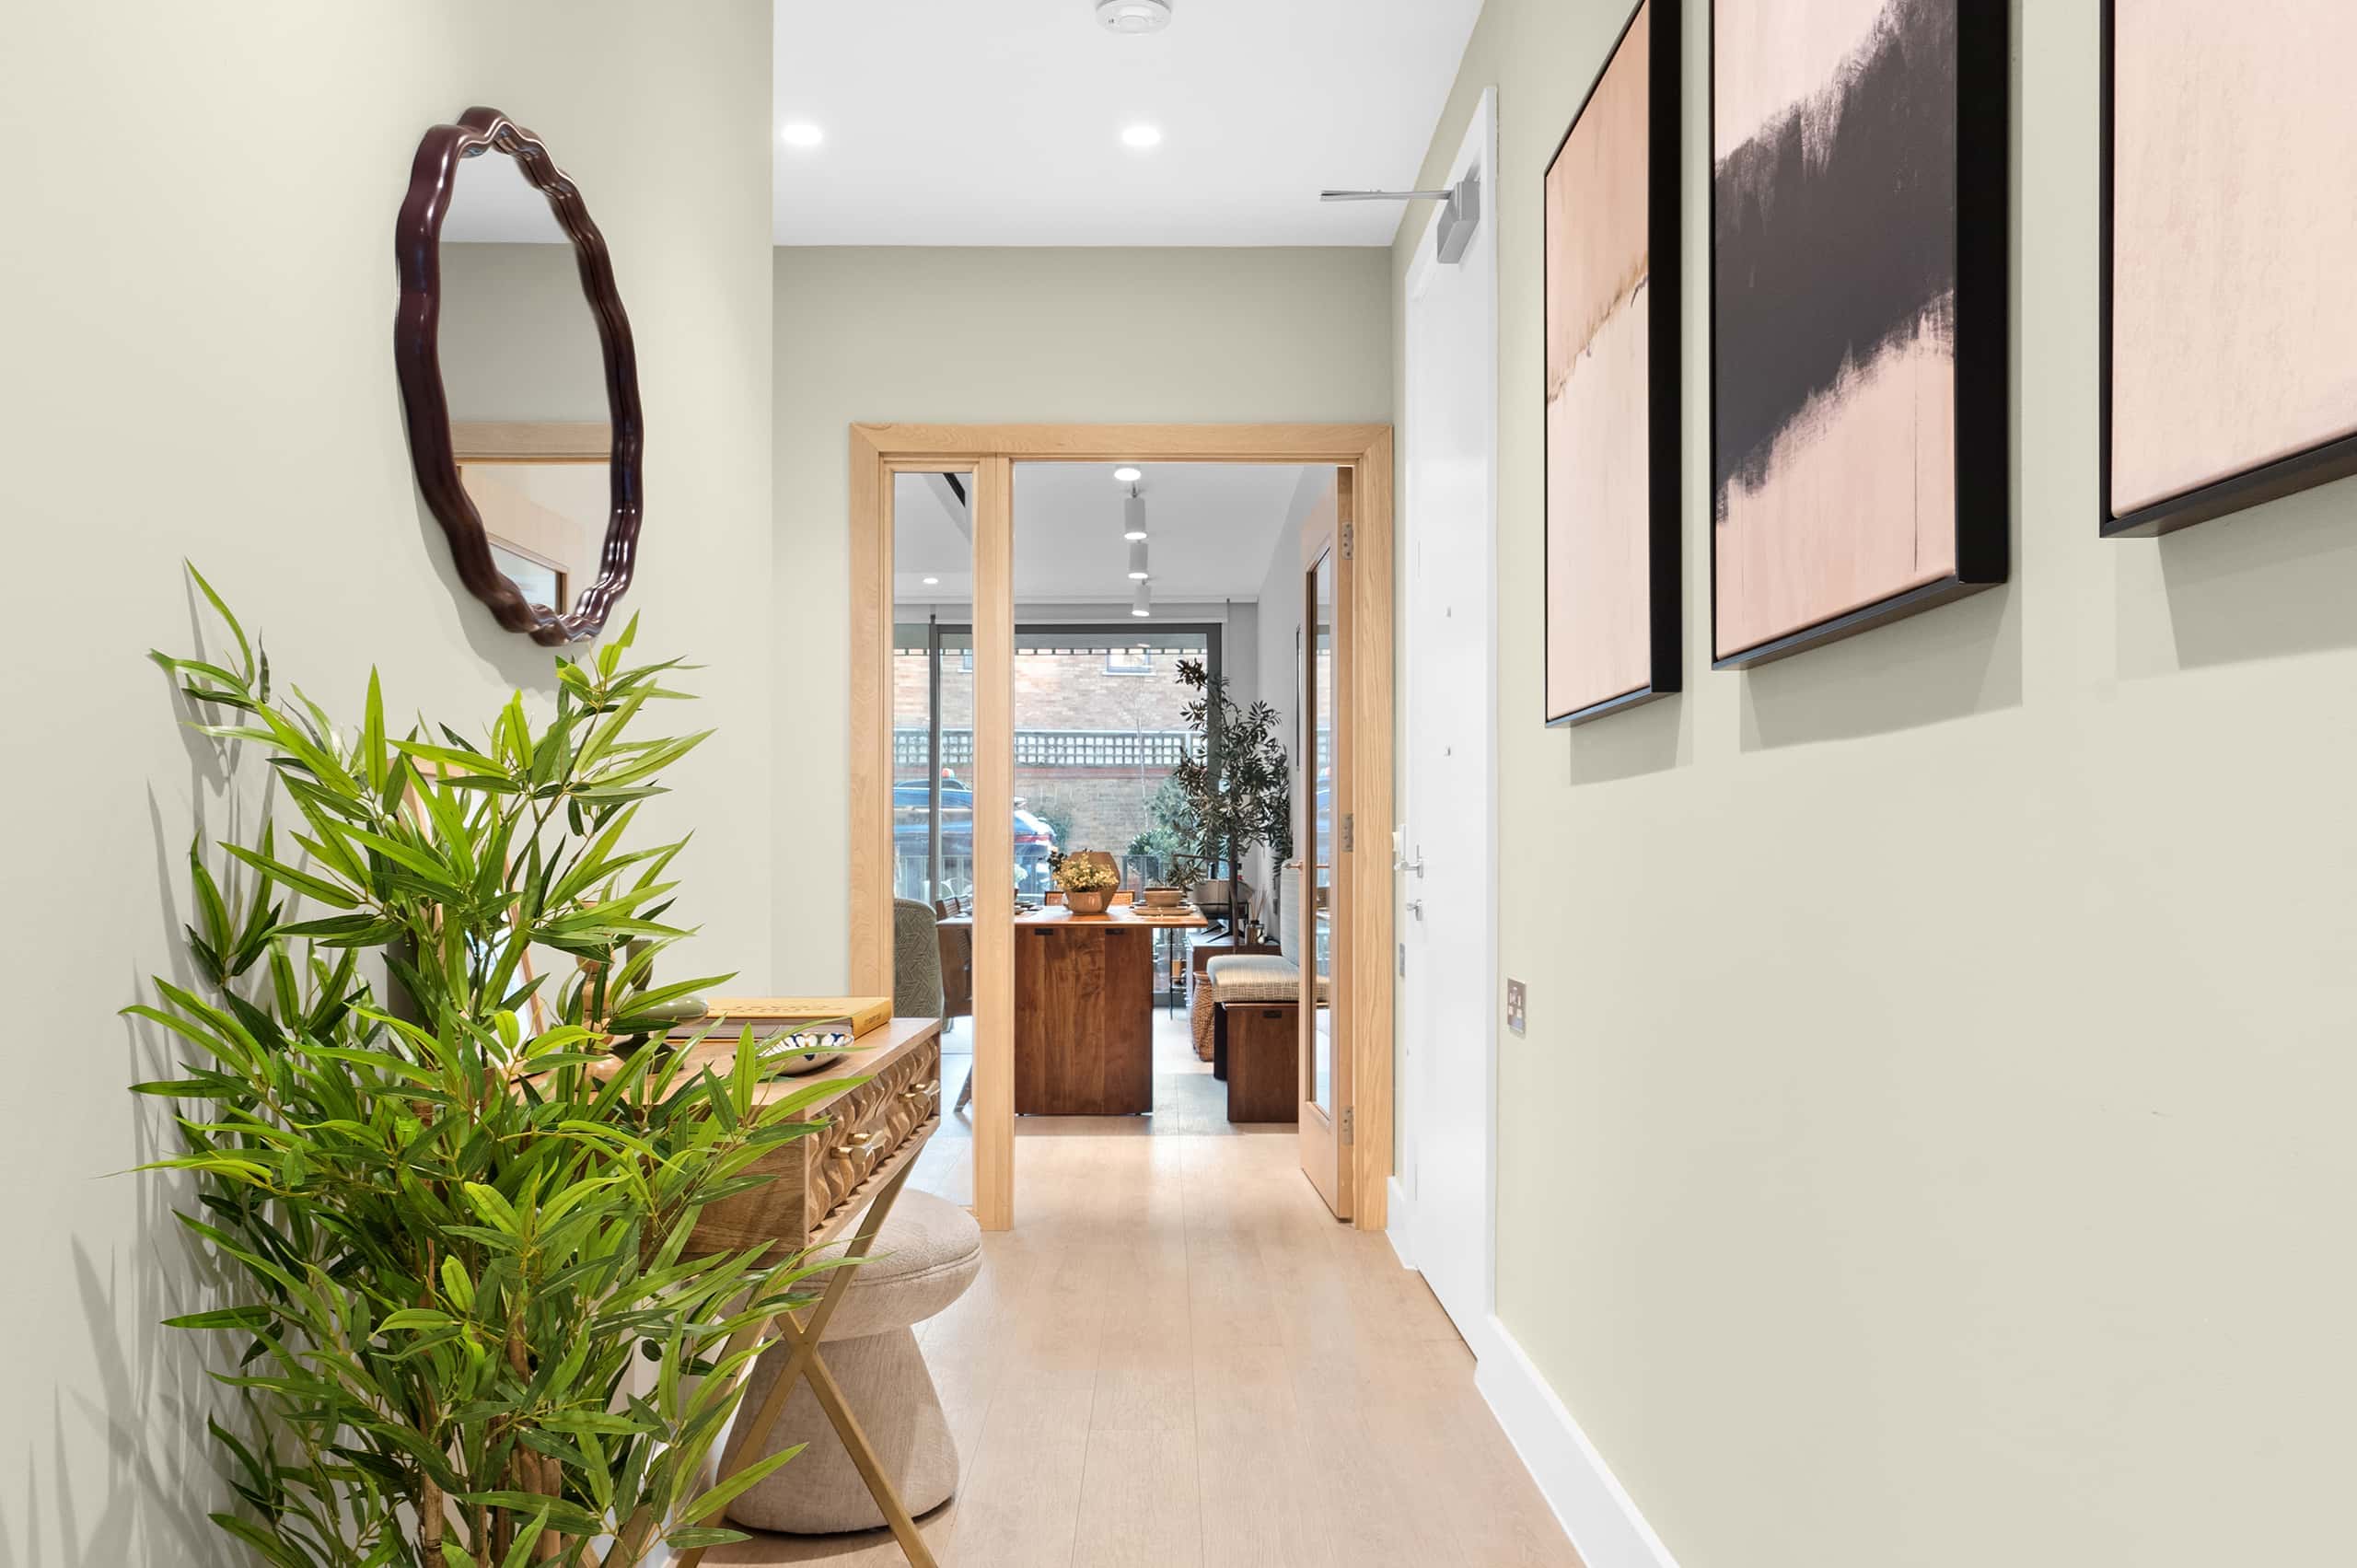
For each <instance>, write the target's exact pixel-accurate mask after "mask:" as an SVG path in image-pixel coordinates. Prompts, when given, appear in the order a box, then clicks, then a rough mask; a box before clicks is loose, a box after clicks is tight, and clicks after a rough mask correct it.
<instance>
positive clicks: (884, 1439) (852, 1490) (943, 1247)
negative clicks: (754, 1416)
mask: <svg viewBox="0 0 2357 1568" xmlns="http://www.w3.org/2000/svg"><path fill="white" fill-rule="evenodd" d="M841 1251H842V1248H841V1247H840V1246H838V1247H834V1248H829V1249H821V1251H820V1253H819V1256H820V1257H827V1256H831V1255H835V1254H839V1253H840V1252H841ZM981 1267H982V1232H981V1226H980V1225H976V1224H975V1223H974V1217H973V1215H971V1214H968V1213H967V1212H966V1211H965V1210H963V1209H961V1208H959V1207H958V1206H957V1205H956V1204H955V1203H950V1202H944V1201H943V1200H942V1199H939V1198H936V1197H935V1196H934V1195H933V1194H932V1193H930V1192H920V1191H915V1190H914V1189H911V1190H909V1191H903V1192H902V1193H901V1194H900V1202H897V1203H895V1204H893V1205H892V1213H891V1214H890V1215H889V1216H888V1218H887V1219H886V1220H885V1222H884V1229H883V1232H882V1234H880V1235H879V1236H877V1238H876V1244H875V1246H874V1247H873V1248H872V1249H870V1252H869V1259H868V1261H866V1262H864V1263H861V1264H859V1265H858V1267H857V1270H856V1272H854V1273H853V1275H852V1283H851V1284H850V1286H849V1287H848V1288H847V1289H846V1290H845V1291H844V1293H843V1298H842V1304H841V1305H840V1306H838V1307H836V1308H835V1315H834V1316H833V1317H832V1318H829V1319H828V1321H827V1331H826V1333H825V1335H824V1336H823V1337H822V1338H821V1339H820V1341H819V1343H820V1344H822V1345H824V1346H825V1347H826V1349H825V1351H824V1352H823V1355H824V1358H825V1360H826V1363H827V1370H828V1371H830V1372H831V1373H833V1374H834V1376H835V1381H836V1382H837V1383H839V1384H841V1385H842V1391H843V1401H844V1403H845V1404H847V1405H848V1406H850V1408H851V1412H852V1414H853V1415H854V1416H856V1417H857V1418H858V1420H859V1424H860V1429H861V1430H862V1431H864V1432H865V1433H866V1434H867V1441H868V1442H869V1444H870V1445H871V1446H874V1448H875V1450H876V1457H877V1460H878V1461H879V1462H880V1463H881V1464H882V1466H883V1468H884V1473H885V1474H886V1475H887V1476H888V1477H890V1478H891V1481H892V1485H893V1488H894V1490H896V1491H897V1492H899V1493H900V1505H901V1506H902V1507H904V1508H906V1509H907V1510H908V1511H909V1512H910V1514H911V1515H916V1514H922V1513H923V1512H925V1511H926V1510H927V1509H929V1508H935V1507H938V1506H939V1505H940V1504H944V1503H946V1502H947V1501H948V1500H949V1494H950V1493H953V1492H955V1491H957V1490H958V1446H957V1444H956V1442H955V1441H953V1440H952V1439H951V1437H950V1435H949V1422H948V1419H947V1417H946V1416H945V1415H943V1413H942V1410H941V1396H940V1394H939V1393H938V1392H936V1391H935V1388H934V1386H933V1376H932V1374H931V1373H929V1372H927V1371H926V1370H925V1365H924V1356H923V1353H921V1352H919V1351H918V1349H917V1337H916V1335H914V1334H912V1333H911V1332H910V1331H909V1330H910V1327H911V1325H912V1324H916V1323H922V1322H923V1321H924V1320H925V1319H926V1318H930V1317H932V1316H933V1315H934V1314H935V1313H936V1312H939V1311H942V1310H943V1309H944V1308H946V1307H948V1306H949V1305H950V1304H951V1303H952V1302H954V1301H956V1300H957V1299H958V1297H959V1296H961V1295H965V1294H966V1287H967V1286H969V1285H970V1284H972V1283H974V1276H975V1275H976V1274H978V1273H980V1272H981ZM826 1278H827V1276H826V1275H825V1274H823V1273H821V1274H816V1275H813V1276H812V1283H813V1285H814V1287H815V1286H817V1285H822V1284H823V1283H825V1281H826ZM791 1354H792V1352H791V1351H790V1350H789V1349H788V1347H787V1346H785V1345H784V1344H778V1345H772V1346H771V1347H770V1349H769V1350H767V1351H765V1352H763V1353H762V1355H761V1360H760V1361H759V1362H758V1363H756V1364H755V1365H754V1367H753V1375H752V1376H751V1378H750V1379H749V1381H748V1384H747V1387H746V1389H745V1399H744V1402H743V1404H741V1405H740V1406H738V1407H737V1408H738V1409H739V1410H740V1411H754V1410H758V1409H760V1408H761V1401H762V1400H766V1399H767V1398H769V1392H770V1389H771V1388H772V1386H774V1385H775V1383H776V1382H777V1378H778V1374H779V1373H780V1372H782V1371H783V1370H784V1367H785V1363H786V1360H787V1358H788V1356H789V1355H791ZM796 1443H807V1444H808V1445H809V1446H808V1447H807V1448H805V1449H803V1450H802V1452H801V1453H800V1454H798V1455H796V1456H795V1458H792V1459H789V1460H788V1461H786V1463H785V1464H784V1466H783V1467H781V1468H780V1469H777V1470H776V1471H774V1472H773V1473H772V1474H771V1475H769V1476H768V1477H766V1478H765V1479H764V1480H762V1481H761V1482H760V1483H759V1484H757V1485H755V1486H752V1487H749V1488H748V1489H747V1490H746V1491H745V1492H744V1493H741V1494H740V1495H739V1496H738V1497H737V1500H736V1501H735V1502H733V1503H731V1504H728V1517H729V1518H730V1519H731V1520H733V1521H734V1522H736V1523H737V1524H739V1525H743V1526H745V1527H748V1528H750V1529H757V1530H782V1531H784V1532H786V1533H788V1534H792V1535H831V1534H833V1533H835V1532H836V1531H839V1530H871V1529H877V1528H881V1527H883V1525H884V1523H885V1519H884V1515H883V1513H882V1511H881V1510H879V1509H878V1508H877V1506H876V1499H875V1498H874V1497H873V1496H871V1495H870V1494H869V1493H868V1490H867V1483H866V1482H865V1481H862V1480H861V1479H860V1477H859V1471H858V1470H856V1469H853V1466H852V1462H851V1456H850V1454H848V1453H847V1452H845V1451H844V1448H843V1445H842V1438H840V1437H838V1436H836V1435H835V1428H834V1423H831V1422H830V1421H829V1420H828V1419H827V1412H826V1411H823V1410H821V1409H820V1408H819V1398H818V1396H817V1395H816V1394H814V1393H812V1392H811V1391H810V1384H809V1380H808V1379H807V1378H806V1379H804V1380H803V1381H802V1382H801V1383H799V1384H797V1385H796V1386H795V1389H794V1391H793V1392H792V1393H791V1394H789V1395H787V1396H786V1400H785V1409H784V1412H783V1413H781V1414H780V1415H779V1417H778V1419H777V1424H776V1425H775V1426H773V1427H772V1428H771V1430H770V1434H769V1439H768V1441H767V1442H766V1443H764V1444H763V1445H762V1449H761V1453H760V1454H750V1455H746V1456H743V1458H744V1459H745V1460H746V1461H748V1462H749V1461H751V1460H754V1459H759V1458H762V1457H763V1456H764V1455H767V1454H774V1453H776V1452H777V1451H778V1450H779V1449H781V1448H790V1447H792V1446H794V1445H795V1444H796ZM737 1460H738V1455H737V1444H736V1440H735V1439H734V1438H733V1437H732V1438H731V1439H730V1441H729V1446H728V1454H727V1459H726V1462H727V1464H728V1466H729V1467H730V1468H731V1469H733V1468H735V1466H736V1464H737Z"/></svg>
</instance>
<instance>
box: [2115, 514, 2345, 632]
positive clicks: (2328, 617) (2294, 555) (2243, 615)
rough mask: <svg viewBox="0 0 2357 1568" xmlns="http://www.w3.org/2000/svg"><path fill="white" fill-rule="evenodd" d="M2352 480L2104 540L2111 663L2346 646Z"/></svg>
mask: <svg viewBox="0 0 2357 1568" xmlns="http://www.w3.org/2000/svg"><path fill="white" fill-rule="evenodd" d="M2352 509H2357V486H2352V485H2351V484H2347V483H2343V484H2337V485H2329V486H2327V487H2325V488H2323V489H2320V490H2308V491H2303V492H2302V493H2300V494H2297V495H2289V496H2285V497H2284V498H2282V500H2279V501H2273V502H2270V503H2269V504H2268V505H2266V506H2264V507H2263V508H2260V509H2258V511H2255V512H2246V513H2237V514H2235V515H2234V516H2231V517H2217V518H2213V519H2212V520H2211V521H2209V522H2206V523H2203V524H2202V525H2200V527H2199V528H2183V529H2180V530H2179V531H2177V532H2176V533H2172V534H2166V535H2164V536H2163V537H2161V538H2160V539H2157V540H2151V541H2145V540H2117V541H2114V543H2113V544H2112V545H2111V546H2110V549H2109V551H2108V553H2109V555H2110V558H2111V560H2112V562H2113V575H2114V582H2115V584H2116V587H2115V590H2114V591H2115V592H2116V593H2117V595H2118V602H2119V633H2118V635H2119V673H2120V674H2121V675H2122V676H2123V677H2127V678H2129V679H2139V678H2144V677H2152V676H2165V675H2173V674H2175V673H2177V671H2178V670H2180V669H2192V668H2202V667H2206V666H2214V665H2224V664H2240V663H2246V662H2248V661H2251V660H2255V659H2270V658H2286V657H2296V656H2300V655H2303V654H2315V653H2325V652H2329V651H2331V650H2333V649H2337V648H2347V647H2353V646H2357V531H2352V530H2351V528H2350V514H2351V510H2352Z"/></svg>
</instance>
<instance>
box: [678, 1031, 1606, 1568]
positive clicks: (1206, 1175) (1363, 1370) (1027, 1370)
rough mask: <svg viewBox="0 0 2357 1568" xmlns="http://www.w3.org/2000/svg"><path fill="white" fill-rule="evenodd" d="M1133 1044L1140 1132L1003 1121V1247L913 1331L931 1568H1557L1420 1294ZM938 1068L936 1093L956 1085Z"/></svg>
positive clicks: (1553, 1530)
mask: <svg viewBox="0 0 2357 1568" xmlns="http://www.w3.org/2000/svg"><path fill="white" fill-rule="evenodd" d="M1156 1045H1157V1051H1156V1053H1155V1054H1156V1070H1157V1079H1156V1084H1155V1103H1156V1104H1157V1106H1159V1107H1161V1108H1162V1111H1163V1114H1158V1115H1156V1116H1155V1117H1152V1118H1122V1119H1105V1120H1101V1121H1099V1120H1088V1121H1080V1120H1078V1119H1074V1120H1072V1121H1065V1120H1061V1119H1060V1120H1058V1121H1036V1120H1034V1119H1031V1118H1025V1119H1023V1120H1022V1121H1019V1122H1018V1123H1017V1126H1018V1128H1019V1129H1020V1135H1019V1136H1018V1137H1017V1139H1016V1204H1017V1209H1016V1227H1017V1228H1016V1229H1015V1230H1014V1231H1012V1232H1008V1233H1005V1234H1003V1235H993V1236H989V1237H985V1238H984V1241H983V1265H982V1272H981V1278H980V1279H979V1280H978V1281H977V1282H976V1283H975V1285H974V1287H973V1289H972V1290H970V1291H969V1292H968V1293H967V1295H965V1297H964V1299H962V1300H961V1301H959V1302H958V1305H956V1306H955V1307H951V1308H950V1309H949V1310H948V1311H946V1312H945V1313H943V1314H941V1315H940V1316H939V1317H937V1318H934V1319H932V1320H931V1321H930V1322H928V1323H925V1324H923V1325H921V1326H920V1328H919V1330H918V1332H919V1337H920V1342H921V1343H922V1344H923V1349H924V1354H925V1360H926V1362H927V1363H928V1364H929V1365H930V1366H931V1367H932V1370H933V1376H934V1380H935V1383H936V1384H938V1385H939V1387H940V1389H941V1396H942V1402H943V1404H944V1406H945V1407H946V1410H947V1411H948V1414H949V1419H950V1423H951V1426H952V1429H953V1430H954V1431H955V1433H956V1434H957V1438H958V1453H959V1455H960V1457H961V1459H962V1462H963V1467H964V1477H963V1480H962V1481H961V1483H960V1485H959V1489H958V1496H957V1498H956V1499H955V1500H953V1501H952V1502H950V1503H948V1504H945V1505H944V1506H943V1507H941V1508H939V1509H937V1510H935V1512H934V1513H933V1514H931V1515H929V1516H926V1517H925V1518H924V1519H923V1521H921V1523H922V1525H923V1530H924V1534H925V1539H927V1540H928V1541H930V1542H931V1543H932V1545H933V1550H934V1551H935V1555H936V1556H937V1557H938V1558H939V1559H940V1561H941V1562H943V1563H944V1564H945V1565H949V1564H955V1565H956V1568H999V1565H1004V1568H1048V1565H1055V1568H1066V1565H1069V1568H1131V1565H1134V1568H1182V1565H1201V1568H1224V1565H1226V1564H1231V1563H1232V1564H1253V1565H1256V1568H1258V1565H1263V1564H1282V1565H1296V1564H1297V1565H1301V1568H1308V1565H1312V1564H1316V1565H1319V1568H1392V1565H1395V1564H1397V1565H1402V1568H1405V1565H1411V1564H1413V1565H1419V1568H1421V1565H1424V1564H1434V1565H1460V1568H1512V1565H1516V1564H1534V1565H1537V1564H1547V1565H1556V1564H1560V1565H1562V1568H1577V1564H1578V1562H1579V1559H1578V1557H1577V1556H1576V1555H1575V1554H1574V1553H1573V1551H1572V1548H1571V1546H1570V1544H1569V1542H1568V1541H1566V1540H1565V1539H1564V1537H1563V1534H1562V1529H1561V1527H1558V1526H1557V1524H1556V1523H1555V1520H1554V1516H1552V1515H1551V1514H1550V1512H1549V1511H1548V1509H1547V1506H1546V1504H1545V1503H1544V1502H1543V1501H1542V1500H1541V1499H1540V1497H1539V1495H1538V1489H1537V1488H1536V1487H1535V1486H1534V1485H1533V1484H1532V1482H1531V1481H1530V1478H1529V1476H1528V1474H1527V1472H1526V1471H1525V1470H1524V1469H1523V1468H1522V1464H1521V1462H1520V1460H1518V1459H1517V1458H1515V1454H1514V1452H1513V1450H1512V1449H1511V1448H1510V1447H1509V1446H1507V1444H1506V1440H1505V1437H1504V1434H1503V1433H1501V1432H1500V1431H1499V1429H1498V1425H1497V1423H1496V1421H1495V1420H1494V1419H1493V1418H1492V1416H1491V1414H1490V1411H1489V1407H1488V1406H1487V1405H1486V1404H1484V1403H1483V1401H1482V1400H1481V1397H1480V1395H1479V1394H1478V1393H1476V1392H1475V1391H1474V1388H1473V1359H1472V1357H1471V1355H1470V1354H1469V1353H1468V1352H1467V1351H1466V1349H1465V1346H1464V1343H1463V1342H1461V1341H1460V1340H1459V1339H1458V1338H1457V1333H1456V1331H1455V1330H1454V1329H1452V1328H1451V1326H1450V1324H1449V1321H1448V1318H1446V1316H1445V1315H1444V1314H1443V1313H1442V1311H1441V1309H1440V1307H1439V1304H1438V1303H1437V1302H1435V1301H1434V1299H1433V1296H1432V1295H1431V1293H1430V1292H1429V1291H1427V1290H1426V1289H1425V1288H1424V1285H1423V1282H1422V1278H1421V1277H1420V1276H1418V1275H1416V1274H1413V1273H1411V1272H1407V1271H1405V1270H1403V1269H1401V1268H1400V1267H1399V1261H1398V1260H1397V1259H1396V1258H1395V1257H1394V1256H1393V1254H1392V1251H1391V1249H1390V1245H1389V1244H1388V1243H1387V1241H1386V1240H1385V1239H1384V1238H1383V1237H1380V1236H1375V1235H1368V1234H1364V1233H1361V1232H1358V1231H1354V1230H1352V1229H1350V1228H1349V1227H1348V1226H1345V1225H1337V1224H1336V1223H1335V1222H1334V1220H1333V1219H1332V1217H1331V1216H1330V1215H1329V1214H1328V1213H1327V1211H1326V1208H1325V1206H1324V1204H1323V1203H1321V1202H1319V1201H1318V1195H1317V1193H1316V1192H1315V1191H1313V1190H1312V1189H1311V1188H1310V1185H1309V1182H1308V1180H1307V1179H1306V1178H1305V1177H1304V1176H1303V1175H1302V1173H1301V1169H1300V1166H1299V1162H1298V1158H1297V1155H1296V1151H1295V1141H1294V1135H1293V1129H1292V1128H1290V1127H1286V1128H1283V1129H1268V1130H1255V1129H1245V1130H1242V1131H1241V1132H1238V1133H1237V1135H1233V1136H1228V1135H1212V1134H1213V1133H1215V1132H1216V1133H1219V1134H1226V1133H1228V1132H1231V1131H1234V1130H1231V1129H1229V1128H1228V1126H1227V1124H1226V1122H1225V1118H1224V1117H1216V1116H1215V1117H1214V1118H1213V1120H1215V1121H1216V1122H1217V1125H1216V1127H1213V1126H1212V1125H1208V1124H1206V1121H1205V1120H1204V1119H1203V1117H1202V1112H1203V1110H1204V1109H1206V1108H1212V1107H1214V1106H1215V1105H1216V1104H1217V1103H1218V1102H1217V1100H1216V1099H1215V1097H1214V1094H1213V1091H1217V1093H1219V1094H1224V1093H1225V1089H1224V1086H1220V1085H1217V1084H1216V1083H1214V1082H1213V1080H1212V1078H1211V1077H1210V1074H1209V1070H1208V1068H1205V1067H1203V1066H1202V1064H1201V1063H1196V1062H1195V1061H1194V1057H1193V1053H1192V1051H1191V1049H1190V1048H1189V1047H1188V1045H1187V1043H1186V1036H1185V1034H1184V1031H1183V1028H1162V1029H1158V1030H1157V1040H1156ZM944 1065H945V1068H946V1071H945V1072H944V1074H943V1078H944V1086H945V1088H946V1090H947V1091H948V1098H955V1092H956V1088H955V1086H956V1085H957V1083H958V1081H960V1074H961V1072H962V1070H963V1068H964V1065H965V1063H964V1062H963V1061H961V1060H960V1059H958V1058H955V1057H951V1058H946V1059H945V1063H944ZM1179 1080H1190V1081H1179ZM1166 1085H1167V1086H1166ZM1166 1118H1167V1119H1166ZM1156 1123H1159V1124H1160V1125H1155V1124H1156ZM960 1134H961V1130H960V1129H958V1128H956V1127H948V1128H946V1129H945V1131H944V1132H943V1133H942V1134H940V1135H938V1136H936V1138H935V1142H934V1145H933V1147H932V1148H930V1149H929V1150H928V1151H927V1154H926V1156H925V1163H924V1164H923V1165H921V1166H920V1167H919V1170H918V1174H917V1175H916V1177H914V1178H912V1179H914V1180H917V1181H919V1182H921V1183H922V1184H923V1185H925V1186H927V1187H928V1188H931V1189H933V1190H935V1191H941V1192H943V1193H944V1195H945V1196H951V1197H958V1196H960V1195H961V1193H960V1187H961V1183H962V1182H963V1181H964V1180H965V1177H964V1170H965V1167H966V1157H965V1156H966V1149H965V1146H964V1144H963V1141H962V1137H961V1135H960ZM705 1561H706V1562H709V1563H712V1564H714V1565H718V1564H723V1563H727V1564H736V1565H739V1568H742V1565H748V1564H766V1563H780V1562H840V1563H846V1564H850V1563H857V1564H878V1565H881V1564H898V1563H900V1562H901V1558H900V1552H899V1551H898V1550H897V1549H896V1548H895V1547H894V1545H893V1544H892V1540H891V1538H890V1537H889V1536H888V1535H885V1534H883V1533H881V1532H877V1533H876V1534H874V1535H863V1536H835V1537H799V1538H797V1537H784V1536H761V1537H756V1538H755V1539H753V1540H750V1541H748V1542H745V1543H743V1544H741V1545H738V1546H735V1547H728V1548H721V1549H718V1550H715V1551H713V1552H712V1553H711V1555H710V1556H709V1557H707V1558H706V1560H705Z"/></svg>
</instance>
